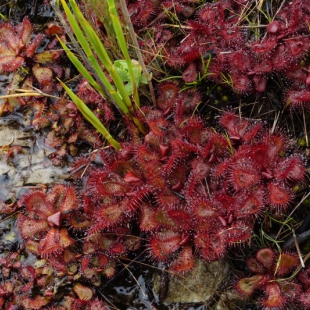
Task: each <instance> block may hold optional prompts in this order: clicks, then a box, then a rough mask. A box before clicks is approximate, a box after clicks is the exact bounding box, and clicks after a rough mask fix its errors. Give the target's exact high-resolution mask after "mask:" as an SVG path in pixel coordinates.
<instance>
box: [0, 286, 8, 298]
mask: <svg viewBox="0 0 310 310" xmlns="http://www.w3.org/2000/svg"><path fill="white" fill-rule="evenodd" d="M6 294H7V292H6V291H5V290H4V287H3V286H2V285H1V284H0V297H3V296H5V295H6Z"/></svg>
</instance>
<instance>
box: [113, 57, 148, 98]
mask: <svg viewBox="0 0 310 310" xmlns="http://www.w3.org/2000/svg"><path fill="white" fill-rule="evenodd" d="M131 63H132V66H131V67H132V69H133V75H134V85H135V87H136V88H139V86H140V84H147V83H148V81H147V79H146V77H145V75H144V74H143V73H142V66H141V65H140V63H139V62H138V61H136V60H134V59H132V60H131ZM114 65H115V68H116V70H117V72H118V74H119V76H120V77H121V79H122V81H123V82H124V83H126V84H125V88H126V90H127V92H128V94H129V95H132V94H133V93H134V87H133V86H134V85H133V84H132V79H131V77H130V73H129V68H128V63H127V61H125V60H116V61H114Z"/></svg>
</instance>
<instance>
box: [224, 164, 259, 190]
mask: <svg viewBox="0 0 310 310" xmlns="http://www.w3.org/2000/svg"><path fill="white" fill-rule="evenodd" d="M229 169H230V179H229V182H230V184H231V186H232V187H233V188H234V189H235V190H236V191H237V192H238V191H240V190H242V189H247V188H250V187H252V186H254V185H256V184H258V183H259V182H260V175H259V173H258V171H257V169H255V166H254V165H253V164H252V163H251V162H244V161H243V162H242V161H240V162H237V163H236V164H233V165H232V166H231V167H230V168H229Z"/></svg>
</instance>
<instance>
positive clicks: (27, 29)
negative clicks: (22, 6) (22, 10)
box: [19, 17, 33, 45]
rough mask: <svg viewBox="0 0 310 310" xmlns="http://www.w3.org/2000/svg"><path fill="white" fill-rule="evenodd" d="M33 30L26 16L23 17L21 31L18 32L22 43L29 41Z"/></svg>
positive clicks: (25, 43)
mask: <svg viewBox="0 0 310 310" xmlns="http://www.w3.org/2000/svg"><path fill="white" fill-rule="evenodd" d="M32 31H33V27H32V25H31V23H30V21H29V19H28V18H27V17H25V18H24V19H23V23H22V28H21V32H20V33H19V37H20V39H21V41H22V42H23V43H24V45H27V44H28V43H29V41H30V37H31V34H32Z"/></svg>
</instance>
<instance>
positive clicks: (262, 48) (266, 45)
mask: <svg viewBox="0 0 310 310" xmlns="http://www.w3.org/2000/svg"><path fill="white" fill-rule="evenodd" d="M277 45H278V40H277V39H276V38H270V39H267V40H264V41H254V42H252V43H251V44H250V49H251V51H252V52H254V53H255V54H258V55H266V54H268V53H270V52H271V51H273V50H274V49H275V48H276V47H277Z"/></svg>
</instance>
